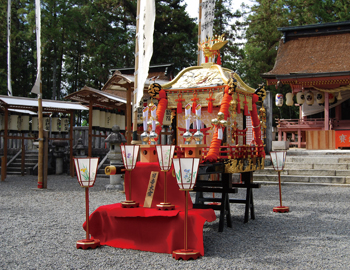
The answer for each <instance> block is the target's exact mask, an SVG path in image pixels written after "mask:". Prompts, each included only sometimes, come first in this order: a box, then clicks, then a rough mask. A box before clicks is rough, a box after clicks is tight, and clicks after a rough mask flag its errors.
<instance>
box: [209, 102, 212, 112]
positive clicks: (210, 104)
mask: <svg viewBox="0 0 350 270" xmlns="http://www.w3.org/2000/svg"><path fill="white" fill-rule="evenodd" d="M212 112H213V102H212V101H209V102H208V113H212Z"/></svg>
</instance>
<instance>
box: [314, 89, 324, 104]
mask: <svg viewBox="0 0 350 270" xmlns="http://www.w3.org/2000/svg"><path fill="white" fill-rule="evenodd" d="M316 102H317V103H318V104H323V103H324V93H323V92H318V93H317V94H316Z"/></svg>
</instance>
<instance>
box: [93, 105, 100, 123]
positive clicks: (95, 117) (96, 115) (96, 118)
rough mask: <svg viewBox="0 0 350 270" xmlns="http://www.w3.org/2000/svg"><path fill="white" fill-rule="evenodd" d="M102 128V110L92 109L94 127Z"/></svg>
mask: <svg viewBox="0 0 350 270" xmlns="http://www.w3.org/2000/svg"><path fill="white" fill-rule="evenodd" d="M99 126H100V110H99V109H98V108H93V109H92V127H99Z"/></svg>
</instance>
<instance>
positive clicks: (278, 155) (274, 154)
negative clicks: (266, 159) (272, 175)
mask: <svg viewBox="0 0 350 270" xmlns="http://www.w3.org/2000/svg"><path fill="white" fill-rule="evenodd" d="M286 155H287V151H271V152H270V157H271V162H272V166H273V168H274V170H275V171H277V172H278V171H283V169H284V164H285V162H286Z"/></svg>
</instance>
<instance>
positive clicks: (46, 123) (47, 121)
mask: <svg viewBox="0 0 350 270" xmlns="http://www.w3.org/2000/svg"><path fill="white" fill-rule="evenodd" d="M43 129H45V130H50V117H48V116H46V117H43Z"/></svg>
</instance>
